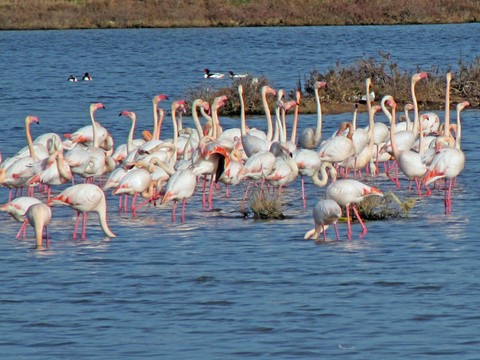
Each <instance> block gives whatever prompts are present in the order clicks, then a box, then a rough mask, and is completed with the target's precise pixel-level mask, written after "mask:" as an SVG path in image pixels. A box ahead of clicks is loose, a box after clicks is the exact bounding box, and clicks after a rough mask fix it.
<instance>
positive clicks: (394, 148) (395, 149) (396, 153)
mask: <svg viewBox="0 0 480 360" xmlns="http://www.w3.org/2000/svg"><path fill="white" fill-rule="evenodd" d="M392 102H393V100H392ZM395 109H396V104H392V114H391V116H392V120H391V124H390V143H391V145H392V151H393V155H394V156H395V158H397V159H398V157H399V155H400V150H399V149H398V146H397V140H396V139H395V122H396V119H395V117H396V115H395Z"/></svg>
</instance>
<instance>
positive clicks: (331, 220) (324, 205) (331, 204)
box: [304, 199, 342, 241]
mask: <svg viewBox="0 0 480 360" xmlns="http://www.w3.org/2000/svg"><path fill="white" fill-rule="evenodd" d="M341 216H342V208H341V207H340V205H338V204H337V202H336V201H334V200H331V199H325V200H320V201H318V202H317V204H316V205H315V207H314V208H313V220H314V221H315V228H313V229H312V230H310V231H307V233H306V234H305V237H304V239H310V238H311V239H314V240H316V239H318V236H319V235H320V233H323V240H324V241H327V235H326V234H325V233H326V231H327V228H328V227H329V226H330V225H332V224H333V226H334V227H335V233H336V235H337V240H340V235H339V234H338V228H337V221H338V219H340V217H341Z"/></svg>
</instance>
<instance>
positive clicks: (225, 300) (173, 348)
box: [0, 24, 480, 359]
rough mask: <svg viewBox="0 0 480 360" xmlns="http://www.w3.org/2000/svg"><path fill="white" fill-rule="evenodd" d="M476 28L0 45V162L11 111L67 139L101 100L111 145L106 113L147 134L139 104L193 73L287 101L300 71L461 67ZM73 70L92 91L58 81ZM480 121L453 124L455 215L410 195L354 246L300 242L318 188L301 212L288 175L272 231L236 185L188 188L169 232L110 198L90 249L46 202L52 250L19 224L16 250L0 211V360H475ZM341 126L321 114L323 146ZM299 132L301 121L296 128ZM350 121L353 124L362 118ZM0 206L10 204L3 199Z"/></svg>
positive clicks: (101, 35) (74, 35)
mask: <svg viewBox="0 0 480 360" xmlns="http://www.w3.org/2000/svg"><path fill="white" fill-rule="evenodd" d="M478 30H480V29H479V25H478V24H469V25H448V26H395V27H373V26H372V27H370V26H367V27H338V28H337V27H318V28H302V27H299V28H249V29H171V30H112V31H110V30H105V31H87V30H85V31H40V32H0V45H1V46H2V53H1V54H0V59H1V60H2V61H1V62H0V68H1V69H2V73H3V74H4V81H3V82H2V83H0V89H1V93H2V96H1V97H0V105H1V107H2V113H1V114H0V121H1V122H2V125H3V129H4V131H3V132H1V133H0V150H1V152H2V155H3V157H4V158H5V157H8V156H10V155H12V154H13V153H14V152H15V151H16V150H18V149H19V148H20V147H23V146H24V145H25V136H24V122H23V121H24V118H25V116H26V115H28V114H35V115H38V116H39V118H40V125H33V126H32V134H33V136H34V137H36V136H38V135H39V134H41V133H44V132H48V131H56V132H58V133H66V132H72V131H74V130H75V129H77V128H79V127H81V126H84V125H87V124H88V122H89V117H88V106H89V104H90V103H91V102H97V101H101V102H103V103H104V104H105V105H106V110H99V111H98V112H97V120H98V121H100V122H101V123H102V124H103V125H104V126H106V127H107V128H108V129H109V130H110V131H111V133H112V136H113V137H114V139H115V141H116V144H120V143H123V142H124V141H125V138H126V136H127V132H128V126H129V124H128V122H127V120H125V118H123V117H121V118H119V117H118V113H119V112H120V111H121V110H123V109H130V110H133V111H136V112H137V115H138V119H139V121H138V127H137V129H138V130H137V131H140V130H143V129H150V128H151V117H152V116H151V98H152V96H153V95H155V94H157V93H167V94H168V95H169V96H170V101H172V100H173V99H178V98H181V97H182V96H183V95H184V93H185V92H186V91H187V90H188V89H190V88H194V87H196V86H199V85H201V84H204V83H205V81H207V80H205V79H203V77H202V75H203V73H202V71H203V68H205V67H209V68H210V69H211V70H212V71H227V70H229V69H230V68H231V69H232V70H234V71H235V72H239V73H240V72H244V71H248V72H250V73H252V74H259V75H260V74H263V75H266V76H267V77H268V78H271V79H272V80H273V81H274V82H275V85H276V86H278V87H284V88H286V89H292V88H294V87H295V83H296V80H297V79H298V78H299V77H300V78H301V79H302V78H303V76H308V74H309V71H310V70H312V69H313V68H317V69H319V70H323V69H325V68H328V67H330V66H335V62H336V61H340V62H341V63H344V64H349V63H351V62H352V61H355V60H356V59H358V58H362V57H363V56H376V54H377V51H378V50H379V49H381V50H382V51H386V52H390V53H391V54H392V57H393V58H394V59H396V61H397V62H398V63H399V66H400V68H409V69H415V68H416V66H417V65H418V66H421V68H422V70H428V69H429V68H430V67H435V66H437V67H441V68H447V67H448V66H449V65H452V66H453V67H455V65H456V63H457V61H458V59H459V57H460V56H461V57H462V59H463V60H465V61H468V60H471V59H473V58H474V57H475V56H478V55H479V54H478V50H477V49H476V48H475V44H476V42H475V39H474V37H475V34H478ZM413 38H415V39H416V41H417V43H412V41H411V39H413ZM409 40H410V41H409ZM85 71H88V72H90V73H91V74H92V76H93V78H94V81H92V82H90V83H87V82H79V83H68V82H67V81H66V78H67V77H68V75H69V74H70V73H74V74H76V75H79V76H80V75H82V74H83V72H85ZM208 81H209V80H208ZM221 81H228V80H221ZM167 107H168V104H165V108H167ZM439 114H440V116H441V117H442V118H443V113H442V112H439ZM479 115H480V113H479V111H478V110H468V109H466V110H465V111H464V112H463V113H462V121H463V125H464V132H463V137H464V140H463V142H462V146H463V148H464V151H465V154H466V158H467V162H466V166H465V169H464V171H463V172H462V174H461V175H460V176H459V178H458V182H457V185H456V188H455V193H454V197H453V214H452V215H449V216H446V215H444V207H443V199H442V193H441V192H440V191H438V190H437V191H435V192H434V194H433V195H432V196H431V197H428V198H427V197H425V198H421V199H418V200H417V203H416V205H415V207H414V208H413V210H412V211H411V212H410V214H409V216H408V217H401V218H395V219H389V220H387V221H370V222H368V223H367V227H368V233H367V235H366V237H365V238H363V239H358V235H359V234H360V232H361V229H360V226H359V225H358V224H354V227H353V231H354V234H353V235H354V239H353V240H351V241H348V240H345V239H346V228H345V224H340V234H341V236H342V239H343V240H342V241H333V240H330V241H328V242H326V243H323V242H317V243H316V242H313V241H305V240H303V235H304V233H305V232H306V231H307V230H309V229H311V228H312V227H313V220H312V217H311V209H312V207H313V205H314V204H315V202H316V200H317V199H318V198H320V197H323V196H324V189H319V188H316V187H315V186H313V185H312V184H311V183H310V182H309V181H307V195H308V206H307V209H303V207H302V205H301V198H300V178H297V180H296V181H295V183H294V184H292V186H290V187H288V188H286V189H285V193H284V200H285V207H284V209H283V210H284V214H285V215H286V219H285V220H269V221H259V220H255V219H253V218H252V217H248V218H244V217H243V216H242V215H241V214H240V213H239V209H240V205H241V198H242V195H243V190H244V187H238V188H233V189H231V190H232V194H231V197H230V198H226V196H225V191H224V188H221V189H219V190H217V191H216V192H215V196H214V207H215V210H214V211H208V212H205V211H203V210H202V205H201V194H200V191H197V192H196V193H195V196H194V197H193V198H192V199H191V200H190V201H189V202H188V203H187V210H186V222H185V223H184V224H181V223H180V222H178V221H177V222H176V223H172V222H171V219H170V216H171V210H172V205H171V204H168V205H166V206H158V207H154V206H146V207H144V208H141V209H140V210H139V212H138V216H137V217H132V216H131V215H130V214H121V213H119V212H118V211H117V198H116V197H114V196H112V195H111V194H110V193H107V198H108V205H109V209H108V220H109V225H110V227H111V229H112V230H113V232H114V233H115V234H116V235H117V237H116V238H112V239H108V238H105V237H104V235H103V233H102V231H101V229H100V227H99V226H98V222H97V220H96V219H95V216H90V217H89V220H88V225H89V228H88V230H87V239H86V240H84V241H81V240H77V241H73V240H72V239H71V235H72V231H73V225H74V220H75V219H74V213H73V211H72V210H70V209H68V208H63V207H54V208H53V222H52V224H51V226H50V227H49V231H50V236H51V243H50V245H49V246H48V247H47V248H45V249H43V250H35V249H34V247H33V243H34V242H33V239H32V230H31V229H30V228H29V229H28V236H27V239H26V240H24V241H19V240H17V239H16V238H15V235H16V233H17V231H18V228H19V225H20V224H19V223H17V222H15V221H14V220H12V219H11V218H10V217H8V216H7V215H6V214H3V213H0V221H1V224H2V231H1V235H0V250H1V251H2V253H3V261H2V262H1V263H0V274H1V276H2V278H3V286H2V287H1V289H0V292H1V296H0V303H1V306H0V330H1V331H0V334H1V335H0V353H1V354H2V358H5V359H7V358H9V359H65V358H87V357H88V358H92V359H95V358H99V359H103V358H106V357H108V358H115V359H131V358H162V359H168V358H171V359H179V358H209V359H225V358H286V359H288V358H291V359H298V358H315V359H318V358H325V357H331V356H335V355H345V356H349V357H352V358H389V359H391V358H419V357H422V358H425V357H428V356H434V355H437V356H440V357H441V358H452V359H458V358H462V359H475V358H477V357H478V347H479V345H480V337H479V335H478V334H479V333H480V331H479V330H480V326H479V325H478V324H479V316H478V307H479V305H480V301H479V298H480V297H479V289H480V286H479V285H480V284H479V282H480V281H479V279H480V272H479V270H478V266H477V259H478V257H479V256H480V253H479V250H478V246H476V245H477V244H476V241H477V236H476V231H479V227H478V224H477V222H476V219H477V218H478V215H479V214H478V204H479V191H478V187H477V186H476V181H477V177H478V176H477V174H478V171H479V167H480V165H479V164H480V163H479V152H478V145H477V141H476V139H477V138H478V136H479V135H480V134H479V130H478V127H477V126H476V124H477V122H478V120H479ZM350 116H351V115H350V114H342V115H327V116H325V133H327V134H328V133H331V132H332V131H333V129H334V128H335V127H336V126H337V125H338V123H339V122H340V121H341V120H342V119H345V118H347V119H348V118H350ZM451 116H452V118H455V115H454V113H453V112H452V114H451ZM379 118H380V119H382V116H379ZM168 119H169V117H168V118H167V121H166V128H165V132H166V134H167V135H168V134H170V133H171V127H170V124H169V122H168ZM186 121H187V122H188V121H189V120H188V119H186ZM223 121H224V123H225V127H229V126H234V124H236V119H224V120H223ZM253 121H255V122H256V124H257V123H258V124H260V125H259V126H261V124H262V121H263V120H261V118H258V119H256V120H253ZM314 121H315V116H314V115H301V120H300V124H301V125H300V127H301V128H302V127H303V126H305V127H306V126H312V125H313V123H314ZM359 122H360V124H362V125H363V124H366V118H365V117H364V114H363V115H360V117H359ZM365 181H366V182H368V183H369V184H374V185H375V186H376V187H378V188H380V189H382V190H383V191H384V192H385V193H386V192H388V191H389V190H391V191H395V193H397V194H398V195H399V196H400V197H401V198H402V199H403V198H406V197H413V196H414V194H413V193H411V192H408V191H407V183H406V181H402V188H401V189H396V188H395V187H394V185H393V183H392V182H391V181H389V180H388V179H386V178H383V177H380V178H376V179H370V178H368V179H365ZM56 191H59V189H56ZM39 196H40V197H41V198H42V199H44V196H45V195H43V194H41V195H39ZM0 198H1V199H2V200H1V202H2V203H3V202H5V201H6V200H7V199H8V190H7V189H5V188H3V189H0ZM328 235H329V237H333V236H334V233H333V231H332V230H329V232H328Z"/></svg>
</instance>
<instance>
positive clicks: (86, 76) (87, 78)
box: [82, 72, 92, 81]
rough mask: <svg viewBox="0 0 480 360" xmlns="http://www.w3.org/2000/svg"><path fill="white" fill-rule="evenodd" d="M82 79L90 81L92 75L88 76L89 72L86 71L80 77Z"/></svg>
mask: <svg viewBox="0 0 480 360" xmlns="http://www.w3.org/2000/svg"><path fill="white" fill-rule="evenodd" d="M82 80H83V81H92V77H91V76H90V74H89V73H88V72H86V73H85V74H84V75H83V77H82Z"/></svg>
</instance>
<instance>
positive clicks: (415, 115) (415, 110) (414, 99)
mask: <svg viewBox="0 0 480 360" xmlns="http://www.w3.org/2000/svg"><path fill="white" fill-rule="evenodd" d="M417 81H418V80H417V79H416V77H414V76H412V81H411V86H410V87H411V89H410V91H411V95H412V102H413V127H412V132H413V133H414V134H415V135H416V134H417V131H418V122H419V121H418V103H417V95H416V93H415V85H416V84H417ZM406 115H407V121H408V119H409V118H408V111H407V113H406ZM407 129H408V122H407Z"/></svg>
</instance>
